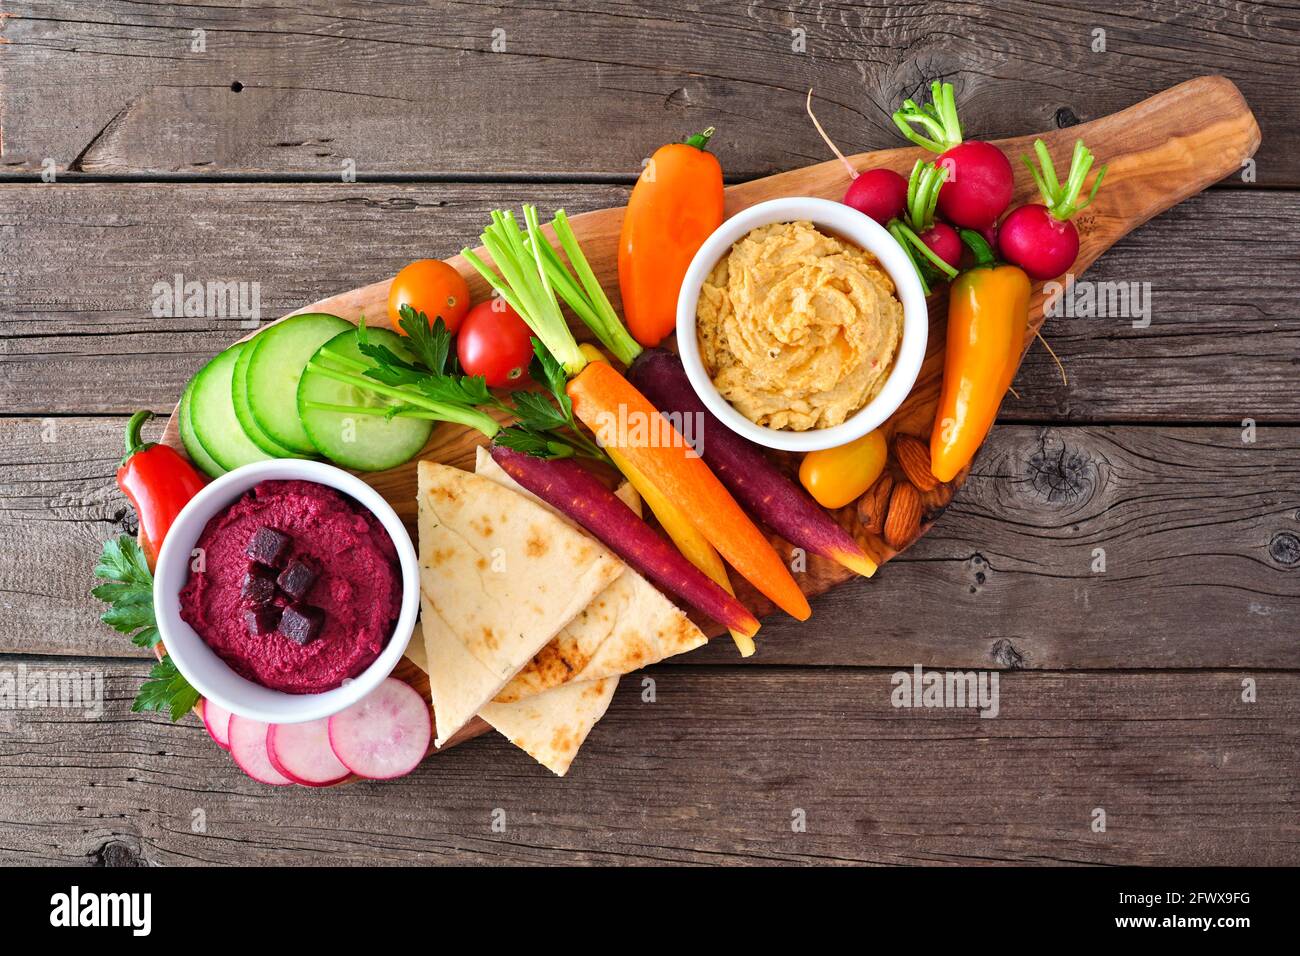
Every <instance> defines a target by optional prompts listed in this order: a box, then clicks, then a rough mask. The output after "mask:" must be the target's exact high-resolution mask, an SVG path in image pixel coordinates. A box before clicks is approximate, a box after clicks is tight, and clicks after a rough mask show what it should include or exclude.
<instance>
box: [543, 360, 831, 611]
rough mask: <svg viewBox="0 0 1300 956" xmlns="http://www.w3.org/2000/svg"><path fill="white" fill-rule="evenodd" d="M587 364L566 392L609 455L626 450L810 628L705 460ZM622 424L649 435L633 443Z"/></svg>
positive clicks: (802, 604)
mask: <svg viewBox="0 0 1300 956" xmlns="http://www.w3.org/2000/svg"><path fill="white" fill-rule="evenodd" d="M583 361H584V363H585V364H586V367H585V368H584V369H583V370H582V372H581V373H579V374H578V376H577V377H576V378H572V379H570V380H569V384H568V387H567V388H566V389H565V391H566V393H567V394H568V396H569V399H570V400H571V401H572V402H573V413H574V415H576V416H577V418H578V420H579V421H581V422H582V423H583V424H584V425H586V426H587V427H588V428H590V429H591V430H592V433H593V434H594V435H595V436H596V438H597V440H598V441H599V442H600V443H601V445H602V446H604V447H605V449H606V450H608V449H609V448H611V447H617V448H618V449H620V450H621V451H623V452H624V453H625V454H626V456H627V458H628V460H629V461H631V462H632V463H633V464H635V465H636V467H637V468H638V469H640V470H641V471H643V472H644V473H645V475H646V477H647V478H649V479H650V481H651V482H652V483H653V484H654V485H655V486H656V487H657V488H659V490H660V491H662V492H663V493H664V494H665V495H668V496H669V497H670V498H672V499H674V500H675V501H677V502H680V503H683V504H685V505H687V507H686V508H685V509H684V512H685V514H686V516H687V517H688V518H689V519H690V522H691V523H692V524H693V525H695V527H696V529H698V530H699V532H700V533H701V534H703V535H704V536H705V537H706V538H707V539H708V541H709V543H710V544H711V545H713V546H714V547H715V548H717V549H718V553H719V554H721V555H722V557H723V558H725V559H726V561H727V563H728V564H730V565H731V566H732V567H733V568H735V569H736V570H737V571H739V572H740V573H741V575H743V576H744V577H745V578H746V579H748V581H749V582H750V583H751V584H753V585H754V587H756V588H757V589H758V590H759V591H761V592H762V593H763V594H765V595H766V596H767V597H768V599H769V600H771V601H772V603H773V604H775V605H776V606H777V607H779V608H781V609H782V610H783V611H785V612H786V613H787V614H789V615H790V616H791V617H793V618H795V619H796V620H799V621H806V620H807V619H808V618H809V616H811V614H812V608H810V607H809V606H808V599H807V598H806V597H805V596H804V594H803V592H802V591H801V590H799V585H798V584H796V583H795V580H794V578H793V577H792V576H791V574H790V570H789V569H788V568H787V567H786V566H785V564H784V562H782V560H781V558H780V557H779V556H778V555H777V553H776V550H775V549H774V548H773V547H772V545H771V543H770V542H769V541H768V540H767V538H765V537H764V536H763V534H762V532H761V531H759V530H758V528H757V527H755V526H754V523H753V521H751V520H750V519H749V517H748V515H746V514H745V512H744V511H742V510H741V508H740V505H738V504H737V503H736V499H735V498H733V497H731V493H730V492H729V491H727V490H726V489H725V488H724V487H723V486H722V483H721V482H719V481H718V479H717V477H716V476H715V475H714V474H713V472H712V471H710V470H709V466H708V465H706V464H705V463H704V460H703V459H701V458H700V457H699V456H698V455H696V454H695V452H694V450H693V449H691V448H690V446H689V445H687V443H686V440H685V439H684V438H683V437H682V436H681V434H680V433H679V432H678V431H677V430H676V429H675V428H673V426H672V423H671V422H669V421H668V420H667V419H666V418H664V417H663V416H662V415H660V414H659V411H658V409H656V408H655V407H654V406H653V405H652V404H650V402H649V401H648V400H647V399H646V397H645V396H644V395H642V394H641V393H640V392H638V391H637V390H636V389H635V388H633V387H632V385H631V384H629V383H628V381H627V379H625V378H624V377H623V376H622V375H621V374H619V373H618V372H617V371H615V369H614V367H613V366H612V365H610V364H609V363H607V362H586V359H585V357H584V358H583ZM620 422H622V423H624V424H625V425H628V424H630V425H631V428H632V430H634V431H635V430H637V429H640V430H643V431H645V432H647V433H648V434H644V435H642V436H640V437H639V438H636V439H633V440H629V439H628V436H625V435H623V434H621V431H622V429H621V428H620Z"/></svg>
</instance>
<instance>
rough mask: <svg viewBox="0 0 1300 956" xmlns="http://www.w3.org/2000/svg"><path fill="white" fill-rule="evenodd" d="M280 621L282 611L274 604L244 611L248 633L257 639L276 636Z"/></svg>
mask: <svg viewBox="0 0 1300 956" xmlns="http://www.w3.org/2000/svg"><path fill="white" fill-rule="evenodd" d="M280 619H281V615H280V609H279V608H278V607H277V606H276V605H274V604H263V605H262V606H261V607H250V608H246V609H245V610H244V624H245V626H247V628H248V633H249V634H252V635H253V636H255V637H265V636H266V635H267V634H274V633H275V629H276V627H278V626H279V624H280Z"/></svg>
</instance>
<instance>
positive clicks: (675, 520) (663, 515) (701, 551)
mask: <svg viewBox="0 0 1300 956" xmlns="http://www.w3.org/2000/svg"><path fill="white" fill-rule="evenodd" d="M579 347H580V348H581V349H582V354H583V355H585V356H586V357H587V361H589V362H603V361H605V356H604V355H603V354H602V353H601V351H600V350H599V349H598V348H596V347H595V346H594V345H592V344H590V343H583V344H582V345H581V346H579ZM605 452H606V454H608V455H609V457H610V459H611V460H612V461H613V462H614V465H615V466H616V467H617V468H618V470H619V471H621V472H622V473H623V477H625V478H626V479H627V480H628V483H629V484H630V485H631V486H632V487H633V488H635V489H636V490H637V493H638V494H640V495H641V499H642V500H643V501H644V502H645V503H646V505H647V506H648V507H649V508H650V510H651V511H653V512H654V516H655V518H657V519H658V520H659V524H660V525H661V526H662V527H663V529H664V530H665V531H666V532H668V537H670V538H672V539H673V544H675V545H677V550H678V551H680V552H681V553H682V555H683V557H685V558H686V560H687V561H689V562H691V564H693V565H695V566H696V567H697V568H699V569H700V570H701V571H703V572H704V573H705V574H707V575H708V576H709V577H710V578H712V579H713V581H714V583H716V584H717V585H718V586H719V587H720V588H722V589H723V590H724V591H726V592H727V593H728V594H730V595H731V596H732V597H735V596H736V592H735V591H734V590H733V589H732V587H731V579H730V578H728V577H727V567H726V565H724V564H723V563H722V558H721V557H720V556H719V555H718V552H717V550H716V549H715V548H714V547H713V545H711V544H709V539H708V538H706V537H704V535H702V534H700V532H699V531H698V530H696V528H695V525H693V524H691V523H690V521H689V520H687V518H686V515H684V514H682V512H681V509H680V508H678V507H677V506H676V505H675V504H673V503H672V502H671V501H669V500H668V496H667V495H665V494H664V493H663V492H662V491H660V490H659V489H658V488H656V487H655V486H654V485H652V484H651V483H650V481H649V479H647V478H646V476H645V475H643V474H642V473H641V472H640V471H638V470H637V468H636V466H635V465H633V464H632V463H631V462H630V461H628V460H627V456H626V455H624V454H623V453H622V452H621V451H619V450H618V449H617V448H606V449H605ZM731 639H732V640H733V641H735V642H736V649H737V650H739V651H740V656H741V657H750V656H752V655H753V653H754V639H753V638H752V637H750V636H749V635H748V634H742V633H741V632H740V631H737V630H735V629H734V628H733V629H732V630H731Z"/></svg>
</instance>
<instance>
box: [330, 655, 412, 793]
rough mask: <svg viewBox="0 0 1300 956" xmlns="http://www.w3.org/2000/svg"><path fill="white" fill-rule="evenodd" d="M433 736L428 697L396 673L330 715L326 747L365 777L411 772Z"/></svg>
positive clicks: (356, 772)
mask: <svg viewBox="0 0 1300 956" xmlns="http://www.w3.org/2000/svg"><path fill="white" fill-rule="evenodd" d="M432 736H433V723H432V721H431V720H430V719H429V703H428V701H426V700H425V699H424V698H423V697H421V696H420V695H419V693H417V692H416V690H415V688H414V687H412V686H411V685H410V684H407V683H405V682H404V681H400V680H398V679H397V678H396V677H390V678H388V679H387V680H385V681H384V682H383V683H382V684H380V685H379V686H378V687H376V688H375V689H374V690H373V691H371V692H370V693H369V694H367V695H366V696H365V697H363V698H361V700H359V701H357V702H356V703H355V704H353V705H352V706H351V707H349V708H348V709H347V710H343V711H340V712H339V713H337V714H335V715H334V716H333V717H331V718H330V719H329V744H330V749H331V750H333V751H334V755H335V756H336V757H337V758H338V759H339V762H340V763H342V764H343V766H344V767H346V768H347V769H348V770H351V771H352V772H353V773H355V774H356V775H357V776H358V777H365V778H367V779H368V780H391V779H393V778H394V777H401V776H404V775H406V774H408V773H410V772H411V771H412V770H414V769H415V768H416V767H418V766H419V765H420V761H421V760H423V759H424V755H425V754H427V753H428V752H429V741H430V739H431V738H432Z"/></svg>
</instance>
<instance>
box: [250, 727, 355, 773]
mask: <svg viewBox="0 0 1300 956" xmlns="http://www.w3.org/2000/svg"><path fill="white" fill-rule="evenodd" d="M266 755H267V756H268V757H269V758H270V760H271V766H273V767H275V769H276V770H278V771H280V773H282V774H284V775H285V776H286V777H288V778H289V779H290V780H292V781H293V782H294V783H300V784H302V785H303V786H304V787H328V786H329V785H330V784H332V783H338V782H339V781H341V780H346V779H347V778H348V777H350V776H351V775H352V772H351V771H350V770H348V768H347V767H345V766H343V764H341V763H339V758H338V757H336V756H334V751H333V750H332V749H330V733H329V718H328V717H322V718H321V719H320V720H309V721H307V723H305V724H272V725H271V726H270V728H269V729H268V730H267V732H266Z"/></svg>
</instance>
